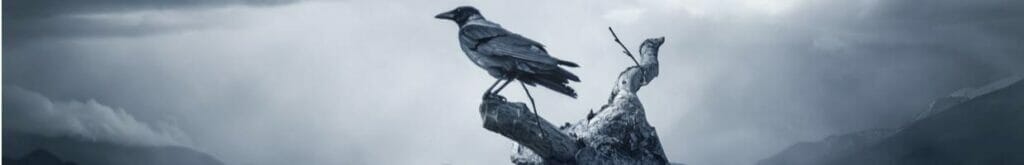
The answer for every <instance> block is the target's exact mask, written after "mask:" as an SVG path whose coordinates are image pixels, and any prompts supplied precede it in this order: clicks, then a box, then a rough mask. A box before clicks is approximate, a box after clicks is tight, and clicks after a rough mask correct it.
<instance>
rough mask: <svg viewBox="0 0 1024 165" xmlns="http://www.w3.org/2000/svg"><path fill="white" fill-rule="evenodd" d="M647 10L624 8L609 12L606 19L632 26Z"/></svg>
mask: <svg viewBox="0 0 1024 165" xmlns="http://www.w3.org/2000/svg"><path fill="white" fill-rule="evenodd" d="M646 12H647V9H644V8H623V9H615V10H611V11H608V12H607V13H605V14H604V19H607V20H611V21H613V22H617V23H624V24H630V23H633V22H636V21H637V20H639V19H640V17H641V16H643V15H644V13H646Z"/></svg>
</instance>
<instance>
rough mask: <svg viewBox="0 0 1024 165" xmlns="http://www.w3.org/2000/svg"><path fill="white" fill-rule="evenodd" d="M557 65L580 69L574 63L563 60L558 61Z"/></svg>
mask: <svg viewBox="0 0 1024 165" xmlns="http://www.w3.org/2000/svg"><path fill="white" fill-rule="evenodd" d="M558 65H562V66H568V67H573V68H575V67H580V65H577V64H576V63H574V62H569V61H565V60H558Z"/></svg>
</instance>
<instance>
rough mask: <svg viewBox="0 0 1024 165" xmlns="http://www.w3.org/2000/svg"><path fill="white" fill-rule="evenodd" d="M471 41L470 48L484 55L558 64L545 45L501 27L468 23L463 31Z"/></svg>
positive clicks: (464, 35)
mask: <svg viewBox="0 0 1024 165" xmlns="http://www.w3.org/2000/svg"><path fill="white" fill-rule="evenodd" d="M460 33H462V35H463V37H466V39H468V40H469V41H470V42H469V44H471V45H470V49H473V50H475V51H477V52H478V53H480V54H484V55H495V56H509V57H513V58H516V59H521V60H526V61H532V62H538V63H543V64H551V65H556V64H558V61H559V60H558V59H555V58H552V57H551V56H550V55H548V52H547V50H545V49H544V45H543V44H541V43H539V42H537V41H533V40H530V39H528V38H526V37H523V36H520V35H519V34H515V33H512V32H509V31H507V30H505V29H502V28H500V27H489V26H482V25H468V26H464V27H462V30H461V32H460Z"/></svg>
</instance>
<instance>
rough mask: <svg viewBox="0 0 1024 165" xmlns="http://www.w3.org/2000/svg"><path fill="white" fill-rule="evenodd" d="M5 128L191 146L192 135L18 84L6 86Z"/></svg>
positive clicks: (131, 142)
mask: <svg viewBox="0 0 1024 165" xmlns="http://www.w3.org/2000/svg"><path fill="white" fill-rule="evenodd" d="M3 102H4V107H3V108H4V116H5V117H4V125H6V126H4V128H3V129H4V131H5V132H7V131H14V132H16V133H21V134H29V135H37V136H43V137H72V138H79V139H82V140H87V141H97V142H106V143H114V144H122V145H137V146H169V145H173V146H187V145H189V144H190V140H189V137H188V136H186V135H185V134H184V132H182V131H181V130H180V129H178V128H177V127H175V126H173V125H169V124H149V123H144V122H140V121H138V120H136V119H135V117H132V116H131V115H130V114H128V113H126V112H125V110H123V109H117V108H112V107H109V106H106V105H103V104H100V103H99V102H97V101H96V100H88V101H55V100H51V99H50V98H47V97H46V96H43V95H41V94H39V93H36V92H33V91H29V90H26V89H23V88H20V87H17V86H4V100H3Z"/></svg>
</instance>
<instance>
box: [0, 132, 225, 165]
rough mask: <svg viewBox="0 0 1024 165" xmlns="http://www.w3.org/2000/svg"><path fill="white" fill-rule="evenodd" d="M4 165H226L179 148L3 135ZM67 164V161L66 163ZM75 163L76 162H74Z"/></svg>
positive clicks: (11, 134)
mask: <svg viewBox="0 0 1024 165" xmlns="http://www.w3.org/2000/svg"><path fill="white" fill-rule="evenodd" d="M3 139H4V140H3V153H4V164H9V163H8V162H13V163H10V164H15V165H18V164H26V165H50V164H53V163H58V164H60V163H64V164H60V165H68V164H79V165H141V164H146V165H186V164H187V165H223V164H224V163H222V162H221V161H220V160H217V159H216V158H214V157H213V156H211V155H209V154H206V153H202V152H199V151H196V150H192V149H189V148H185V147H178V146H159V147H157V146H127V145H121V144H112V143H103V142H92V141H86V140H79V139H77V138H51V137H41V136H33V135H26V134H19V133H9V132H4V133H3ZM64 161H67V162H64ZM71 162H73V163H71Z"/></svg>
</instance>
